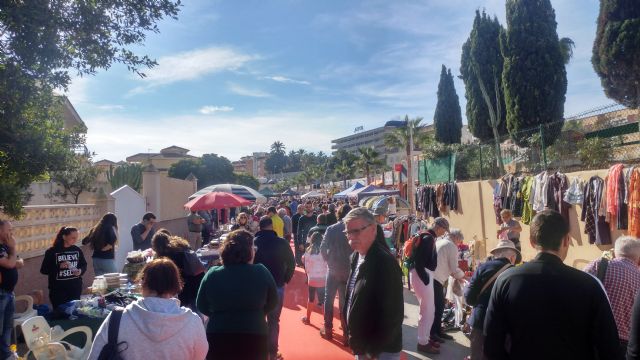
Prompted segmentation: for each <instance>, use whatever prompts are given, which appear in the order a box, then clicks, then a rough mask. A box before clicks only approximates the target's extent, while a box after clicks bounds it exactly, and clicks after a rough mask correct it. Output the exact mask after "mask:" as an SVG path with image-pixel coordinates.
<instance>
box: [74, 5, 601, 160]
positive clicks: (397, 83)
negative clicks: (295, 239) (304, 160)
mask: <svg viewBox="0 0 640 360" xmlns="http://www.w3.org/2000/svg"><path fill="white" fill-rule="evenodd" d="M552 4H553V6H554V8H555V10H556V20H557V22H558V34H559V35H560V37H565V36H566V37H570V38H572V39H573V40H574V41H575V43H576V49H575V54H574V58H573V60H572V62H571V63H570V64H569V65H568V67H567V73H568V80H569V89H568V92H567V102H566V104H565V115H566V116H570V115H573V114H576V113H579V112H582V111H584V110H588V109H590V108H593V107H596V106H599V105H605V104H609V103H612V101H611V100H609V99H607V98H606V97H605V96H604V94H603V91H602V88H601V86H600V81H599V79H598V77H597V76H596V74H595V73H594V71H593V68H592V66H591V63H590V58H591V47H592V44H593V39H594V37H595V26H596V18H597V15H598V6H599V2H598V1H597V0H555V1H553V0H552ZM479 8H480V9H482V8H484V9H486V11H487V13H489V14H495V15H497V16H498V19H499V20H500V21H501V23H503V24H504V23H505V20H504V19H505V14H504V12H505V10H504V1H503V0H486V1H479V0H425V1H388V0H387V1H377V0H367V1H355V0H354V1H334V0H331V1H329V0H323V1H312V0H306V1H302V0H255V1H254V0H251V1H249V0H246V1H245V0H236V1H211V0H186V1H184V6H183V8H182V11H181V12H180V14H179V19H178V20H177V21H174V20H166V21H163V22H161V23H160V24H159V27H160V33H159V34H150V35H149V36H148V39H147V41H146V42H145V45H144V46H143V47H140V48H139V49H136V50H137V51H138V52H139V53H146V54H148V55H150V56H151V57H153V58H155V59H157V61H158V62H159V65H158V66H157V67H155V68H153V69H150V70H146V71H145V72H146V73H147V75H148V76H147V77H146V78H145V79H141V78H139V77H137V76H136V75H134V74H132V73H130V72H127V70H126V69H125V68H123V67H122V66H118V65H114V66H113V67H112V68H110V69H109V70H107V71H101V72H100V73H99V74H98V75H96V76H94V77H83V78H76V79H74V81H73V84H72V85H71V87H70V89H69V93H68V94H69V97H70V99H71V101H72V103H73V104H74V106H75V107H76V110H77V111H78V113H79V114H80V116H81V117H82V119H83V120H84V121H85V123H86V124H87V126H88V128H89V132H88V136H87V143H88V146H89V148H90V149H91V150H92V151H94V152H96V157H95V159H96V160H100V159H109V160H113V161H119V160H123V159H124V158H125V157H127V156H129V155H132V154H135V153H139V152H147V151H149V150H150V151H153V152H157V151H159V150H160V149H161V148H164V147H167V146H171V145H178V146H181V147H185V148H188V149H191V154H193V155H201V154H204V153H216V154H219V155H222V156H226V157H227V158H229V159H230V160H237V159H239V158H240V157H241V156H243V155H246V154H250V153H251V152H254V151H268V149H269V145H270V144H271V143H273V142H274V141H275V140H280V141H282V142H283V143H284V144H285V145H286V147H287V150H290V149H298V148H304V149H306V150H309V151H319V150H322V151H325V152H330V151H331V150H330V148H331V140H332V139H335V138H338V137H341V136H346V135H349V134H351V133H353V130H354V128H355V127H357V126H361V125H363V126H364V128H365V129H371V128H375V127H378V126H381V125H383V124H384V123H385V122H386V121H387V120H390V119H396V118H400V117H404V115H405V114H408V115H409V116H410V117H415V116H421V117H423V118H424V122H425V123H427V124H429V123H432V121H433V113H434V109H435V105H436V100H437V99H436V91H437V86H438V80H439V76H440V68H441V65H442V64H445V65H446V66H447V67H450V68H452V69H453V73H454V74H456V75H457V74H459V67H460V53H461V47H462V44H463V43H464V41H465V40H466V39H467V37H468V36H469V31H470V29H471V25H472V22H473V17H474V15H475V10H476V9H479ZM455 86H456V90H457V92H458V96H459V97H460V105H461V107H462V109H463V117H464V106H465V100H464V85H463V83H462V82H461V81H460V80H458V79H456V83H455ZM465 122H466V120H465Z"/></svg>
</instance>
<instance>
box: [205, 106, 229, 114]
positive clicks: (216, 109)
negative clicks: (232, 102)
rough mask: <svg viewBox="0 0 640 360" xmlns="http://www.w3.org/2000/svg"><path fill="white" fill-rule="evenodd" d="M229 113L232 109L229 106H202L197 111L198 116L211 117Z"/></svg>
mask: <svg viewBox="0 0 640 360" xmlns="http://www.w3.org/2000/svg"><path fill="white" fill-rule="evenodd" d="M229 111H233V108H232V107H231V106H213V105H207V106H203V107H201V108H200V110H199V112H200V114H203V115H211V114H215V113H217V112H229Z"/></svg>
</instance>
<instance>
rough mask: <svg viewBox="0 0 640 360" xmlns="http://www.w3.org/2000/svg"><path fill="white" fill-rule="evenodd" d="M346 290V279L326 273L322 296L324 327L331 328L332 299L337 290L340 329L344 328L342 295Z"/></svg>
mask: <svg viewBox="0 0 640 360" xmlns="http://www.w3.org/2000/svg"><path fill="white" fill-rule="evenodd" d="M346 290H347V281H346V280H345V281H341V280H338V279H336V278H335V277H334V276H333V275H331V274H329V273H327V285H326V286H325V298H324V328H325V329H327V330H331V329H333V300H334V299H335V298H336V292H338V304H339V309H340V324H341V325H342V331H344V330H346V327H345V324H344V319H343V318H342V308H343V307H344V295H345V291H346Z"/></svg>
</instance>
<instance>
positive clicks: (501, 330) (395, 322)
mask: <svg viewBox="0 0 640 360" xmlns="http://www.w3.org/2000/svg"><path fill="white" fill-rule="evenodd" d="M206 215H207V214H199V213H198V212H192V213H191V214H190V215H189V216H188V218H187V222H188V224H189V232H190V235H193V239H190V240H197V239H201V240H202V239H204V238H206V236H203V235H204V234H203V231H205V229H204V228H203V225H204V224H205V223H206V222H207V221H210V219H209V220H207V219H206ZM209 215H210V214H209ZM382 215H383V216H381V214H380V213H377V214H374V213H372V212H371V211H369V210H368V209H366V208H364V207H358V206H357V205H354V204H349V203H343V202H333V201H330V202H320V201H304V202H302V201H299V200H298V199H293V200H292V201H279V202H276V203H271V204H268V205H267V206H257V205H256V206H253V207H251V208H245V209H242V211H240V212H239V213H238V214H237V216H236V217H235V218H234V219H233V220H234V221H233V226H232V227H231V230H232V231H231V232H230V233H229V234H228V236H227V237H226V239H225V240H224V241H223V243H222V244H221V247H220V256H221V260H222V265H221V266H214V267H211V268H210V269H208V270H206V269H204V267H202V269H198V268H197V267H196V269H195V270H194V267H193V264H191V263H190V253H192V252H193V250H192V248H191V246H190V243H189V241H188V239H183V238H181V237H179V236H175V235H172V234H171V233H170V232H169V231H168V230H166V229H156V228H155V226H154V225H155V220H156V217H155V215H154V214H153V213H146V214H144V216H143V218H142V220H141V221H140V222H139V223H137V224H136V225H134V226H133V227H132V228H131V236H132V240H133V246H134V248H135V249H137V250H146V249H149V248H150V249H152V250H153V253H154V254H155V259H154V260H153V261H151V262H148V263H147V264H146V265H145V266H144V268H143V269H142V270H141V272H140V273H139V282H140V285H141V294H142V297H141V298H139V299H138V300H137V301H135V302H133V303H132V304H130V305H129V306H127V307H126V308H124V309H120V310H117V311H113V312H111V314H110V315H109V316H108V317H107V318H106V319H105V321H104V322H103V324H102V326H101V327H100V329H99V330H98V333H97V334H96V337H95V340H94V342H93V346H92V349H91V354H90V357H89V358H90V359H99V358H101V356H104V354H105V352H117V353H119V354H120V356H121V358H123V359H138V358H143V357H144V358H166V359H175V358H188V359H203V358H207V359H269V360H276V359H282V358H283V357H282V354H281V353H280V351H279V346H278V343H279V332H280V315H281V313H282V308H283V303H284V297H285V293H286V288H287V287H286V285H287V284H288V283H289V282H290V281H291V279H292V277H293V275H294V272H295V268H296V267H299V268H300V270H302V271H304V272H305V274H306V276H307V286H308V297H307V302H306V307H307V308H306V314H305V316H304V317H302V319H301V321H302V323H303V324H305V325H309V324H310V321H311V316H312V314H313V313H314V312H316V313H321V314H322V316H323V317H324V319H323V323H324V324H323V326H322V327H321V328H320V331H319V334H318V336H320V337H322V338H324V339H327V340H332V339H333V337H334V324H333V323H334V303H335V299H336V296H337V297H338V304H339V311H340V314H339V316H337V318H339V319H340V325H341V326H340V327H341V329H342V334H341V339H342V342H343V345H344V346H346V347H349V348H350V349H351V351H353V354H354V356H355V358H356V359H380V360H384V359H400V353H401V351H402V345H403V334H402V323H403V320H404V317H405V314H404V291H405V288H404V284H403V282H404V281H407V282H408V283H409V284H410V285H411V286H410V288H411V287H412V288H413V291H414V292H415V296H416V298H417V300H418V304H419V319H418V326H417V338H416V351H418V352H420V353H424V354H440V353H442V352H444V351H443V350H442V348H441V344H442V343H444V342H446V341H451V340H453V337H452V336H451V335H450V334H448V333H447V332H446V331H444V328H443V325H442V321H441V320H442V318H443V313H444V310H445V304H446V302H447V300H446V298H445V294H446V292H447V291H446V290H447V287H449V288H450V289H451V288H452V285H458V286H460V287H462V285H463V284H466V286H464V290H463V292H464V294H463V295H461V298H462V299H463V301H464V302H465V303H466V305H469V306H471V307H472V308H473V309H472V312H471V316H470V317H469V319H467V323H468V325H470V327H471V331H470V335H469V336H470V340H471V349H470V353H471V355H470V356H468V357H467V359H574V358H575V359H622V358H625V357H626V358H627V359H638V358H639V355H640V297H639V296H640V294H639V293H638V291H637V290H638V289H640V268H639V266H640V240H638V239H636V238H633V237H628V236H624V237H621V238H619V239H617V241H616V243H615V248H614V255H615V256H614V258H613V259H606V258H602V259H596V260H594V261H593V262H592V263H590V264H589V265H588V266H587V267H586V268H585V269H584V271H580V270H578V269H575V268H573V267H570V266H567V265H565V264H564V263H563V260H564V259H565V258H566V256H567V253H568V251H569V248H570V243H571V240H570V235H569V224H568V223H567V222H566V220H565V219H564V218H563V217H562V216H561V215H560V214H559V213H557V212H555V211H552V210H545V211H542V212H539V213H538V214H537V215H536V216H535V217H534V218H533V220H532V222H531V224H530V239H529V243H530V246H532V247H533V248H535V249H536V250H537V251H538V254H537V256H536V257H535V258H534V259H532V260H531V261H527V262H525V263H522V254H521V248H522V245H521V244H520V232H521V231H522V228H521V226H520V224H519V223H518V222H517V221H516V220H514V219H513V217H512V214H510V213H509V212H508V211H503V213H501V217H502V220H503V224H502V225H501V226H500V229H499V230H498V231H497V236H498V239H499V242H498V245H497V246H496V247H495V248H494V249H492V250H491V251H490V254H491V255H490V256H489V258H487V259H486V260H485V261H483V262H481V263H480V264H478V265H477V266H476V267H475V271H474V272H473V273H472V275H471V276H469V275H470V273H465V272H464V271H463V270H462V269H461V268H460V267H459V263H458V260H459V254H458V249H459V246H460V245H461V244H462V242H463V241H464V235H463V234H462V232H461V231H460V230H458V229H455V228H452V227H450V224H449V221H448V220H447V219H445V218H444V217H437V218H435V219H433V220H432V221H431V222H430V223H429V225H428V227H427V228H425V229H420V227H418V228H417V229H416V233H414V234H411V235H412V237H411V240H410V241H407V242H406V243H405V248H404V249H399V250H395V249H391V248H390V247H389V245H388V244H387V242H386V241H385V238H384V232H383V230H382V226H381V223H382V222H384V221H386V220H387V219H388V218H386V217H385V216H384V214H382ZM192 225H193V226H192ZM196 225H200V226H196ZM11 229H12V228H11V223H10V222H8V221H0V276H1V279H2V281H0V321H1V322H2V325H3V327H2V331H3V332H2V336H1V337H0V352H2V354H0V355H2V356H3V357H4V358H8V357H9V356H10V355H11V353H10V352H9V344H10V334H11V328H12V322H11V321H10V320H11V319H12V318H13V312H14V305H13V289H14V287H15V285H16V283H17V281H18V272H17V269H19V268H20V267H21V266H22V265H23V261H22V260H21V259H19V257H18V256H17V254H16V251H15V239H14V238H13V235H12V230H11ZM79 235H80V234H79V232H78V229H76V228H73V227H66V226H63V227H61V228H60V230H59V231H58V234H57V235H56V237H55V239H54V240H53V243H52V246H51V248H49V249H48V250H47V251H46V253H45V256H44V258H43V262H42V266H41V270H40V271H41V273H42V274H44V275H46V276H48V284H49V299H50V302H51V304H52V305H53V308H54V314H55V311H56V309H57V308H58V307H59V306H60V305H62V304H64V303H67V302H69V301H71V300H75V299H79V298H80V295H81V293H82V290H83V282H82V276H83V274H84V273H85V272H86V270H87V261H86V260H85V257H84V254H83V251H82V249H81V248H80V247H78V246H77V245H76V243H77V242H78V240H79ZM82 244H86V245H89V246H90V248H91V250H92V256H91V257H92V260H93V261H92V262H93V269H94V272H95V274H96V275H100V274H104V273H109V272H117V270H116V268H115V267H116V266H115V256H114V253H115V252H114V250H115V247H116V246H118V221H117V218H116V216H115V215H114V214H111V213H108V214H105V215H104V216H103V217H102V219H101V220H100V221H99V222H98V223H97V224H96V225H95V226H94V227H93V228H92V229H91V230H90V232H89V233H88V235H87V236H86V237H84V238H83V239H82ZM195 244H196V245H200V244H201V243H200V242H198V241H195ZM401 257H404V259H401ZM400 260H404V261H400ZM401 264H403V265H401ZM402 266H406V267H407V271H408V276H407V277H408V278H407V279H403V276H404V275H403V269H402ZM458 305H459V304H458ZM114 326H115V327H117V328H119V332H117V334H118V335H117V339H116V340H117V341H115V342H113V339H111V338H110V337H109V334H110V332H112V330H111V329H110V328H111V327H114ZM101 354H102V355H101Z"/></svg>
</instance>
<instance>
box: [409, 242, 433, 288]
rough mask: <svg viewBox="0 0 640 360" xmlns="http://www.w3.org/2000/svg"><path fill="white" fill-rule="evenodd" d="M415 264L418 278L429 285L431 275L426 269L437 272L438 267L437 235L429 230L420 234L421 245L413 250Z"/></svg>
mask: <svg viewBox="0 0 640 360" xmlns="http://www.w3.org/2000/svg"><path fill="white" fill-rule="evenodd" d="M413 251H414V252H415V256H414V264H415V269H416V273H417V274H418V277H419V278H420V280H422V282H423V283H424V284H425V285H429V281H431V280H430V279H429V274H428V273H427V271H426V270H425V269H429V270H431V271H435V270H436V267H437V266H438V252H437V251H436V233H435V232H434V231H433V230H427V231H425V232H424V233H422V234H420V244H419V245H418V247H417V248H415V249H414V250H413Z"/></svg>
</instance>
